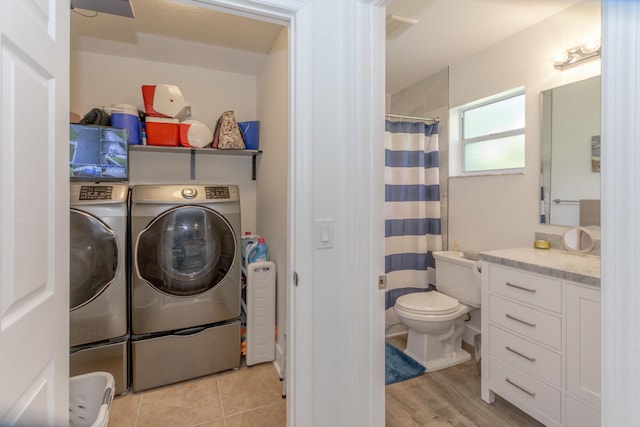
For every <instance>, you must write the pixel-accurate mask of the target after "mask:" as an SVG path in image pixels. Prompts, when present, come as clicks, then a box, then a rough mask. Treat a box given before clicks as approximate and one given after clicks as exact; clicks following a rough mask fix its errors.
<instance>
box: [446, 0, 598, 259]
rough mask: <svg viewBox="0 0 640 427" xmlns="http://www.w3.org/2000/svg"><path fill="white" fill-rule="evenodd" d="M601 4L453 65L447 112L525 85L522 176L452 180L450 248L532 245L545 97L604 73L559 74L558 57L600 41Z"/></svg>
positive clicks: (585, 5) (584, 68) (587, 68)
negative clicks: (555, 63)
mask: <svg viewBox="0 0 640 427" xmlns="http://www.w3.org/2000/svg"><path fill="white" fill-rule="evenodd" d="M600 26H601V24H600V2H595V1H590V0H588V1H585V2H582V3H579V4H578V5H576V6H574V7H571V8H569V9H567V10H565V11H563V12H561V13H559V14H558V15H555V16H553V17H551V18H549V19H547V20H545V21H543V22H541V23H539V24H536V25H534V26H532V27H530V28H529V29H527V30H525V31H523V32H521V33H518V34H516V35H514V36H513V37H510V38H508V39H506V40H504V41H502V42H501V43H498V44H496V45H494V46H493V47H491V48H489V49H487V50H485V51H483V52H481V53H479V54H478V55H475V56H472V57H470V58H467V59H465V60H464V61H461V62H459V63H455V64H451V66H450V75H449V83H450V105H451V107H456V106H459V105H463V104H465V103H468V102H471V101H474V100H477V99H481V98H485V97H487V96H490V95H493V94H497V93H500V92H504V91H506V90H509V89H512V88H515V87H518V86H525V88H526V89H525V90H526V119H525V120H526V133H525V138H526V153H525V155H526V158H525V163H526V168H525V172H524V173H523V174H516V175H495V176H478V177H456V178H450V181H449V247H452V246H451V245H452V243H453V241H455V240H458V241H459V242H460V247H461V249H475V250H489V249H497V248H504V247H517V246H529V245H530V244H531V243H532V241H533V239H534V233H535V231H538V230H549V229H550V226H544V225H540V224H539V193H540V174H539V171H540V92H541V91H543V90H546V89H549V88H552V87H556V86H560V85H564V84H567V83H569V82H572V81H577V80H582V79H585V78H587V77H592V76H594V75H597V74H599V73H600V61H599V60H597V61H594V62H591V63H587V64H584V65H580V66H578V67H575V68H571V69H567V70H565V71H559V70H556V69H555V68H554V67H553V64H552V57H553V54H554V53H555V52H557V51H559V50H561V49H566V48H570V47H573V46H576V45H579V44H580V43H582V42H583V41H585V40H587V39H590V38H593V37H600Z"/></svg>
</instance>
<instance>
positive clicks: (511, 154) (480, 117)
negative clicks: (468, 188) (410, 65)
mask: <svg viewBox="0 0 640 427" xmlns="http://www.w3.org/2000/svg"><path fill="white" fill-rule="evenodd" d="M524 104H525V96H524V90H519V91H518V92H516V93H513V92H512V93H510V94H509V95H506V96H505V95H502V96H499V97H494V98H492V99H490V100H488V101H484V102H479V103H474V104H472V105H468V106H464V107H462V108H460V109H459V110H458V111H459V113H460V130H459V132H460V133H459V135H460V154H461V156H460V157H461V163H462V164H461V168H460V171H461V172H462V174H465V173H471V174H474V173H479V172H494V173H495V172H498V171H507V170H508V171H513V170H522V169H524V158H525V148H524ZM456 169H458V168H456Z"/></svg>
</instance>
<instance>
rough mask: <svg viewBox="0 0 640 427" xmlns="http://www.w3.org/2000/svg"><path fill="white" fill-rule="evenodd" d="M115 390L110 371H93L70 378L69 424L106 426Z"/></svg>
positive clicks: (95, 426)
mask: <svg viewBox="0 0 640 427" xmlns="http://www.w3.org/2000/svg"><path fill="white" fill-rule="evenodd" d="M114 391H115V380H114V379H113V375H111V374H110V373H108V372H91V373H88V374H83V375H77V376H75V377H71V378H69V426H89V427H106V425H107V423H108V422H109V408H110V406H111V401H112V400H113V394H114Z"/></svg>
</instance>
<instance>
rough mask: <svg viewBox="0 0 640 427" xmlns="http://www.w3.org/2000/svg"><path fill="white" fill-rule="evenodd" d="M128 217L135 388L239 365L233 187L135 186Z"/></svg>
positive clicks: (236, 200)
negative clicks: (129, 224) (129, 221)
mask: <svg viewBox="0 0 640 427" xmlns="http://www.w3.org/2000/svg"><path fill="white" fill-rule="evenodd" d="M130 220H131V257H132V265H131V321H132V354H133V359H132V368H133V390H134V391H139V390H144V389H147V388H151V387H156V386H160V385H164V384H169V383H172V382H177V381H182V380H185V379H188V378H193V377H196V376H201V375H205V374H208V373H213V372H217V371H222V370H226V369H230V368H234V367H237V366H239V363H240V319H239V318H240V310H241V309H240V292H241V267H240V241H239V239H240V232H239V231H240V196H239V189H238V187H237V186H235V185H208V184H207V185H203V184H185V185H136V186H134V187H133V188H132V189H131V215H130ZM153 367H157V368H153Z"/></svg>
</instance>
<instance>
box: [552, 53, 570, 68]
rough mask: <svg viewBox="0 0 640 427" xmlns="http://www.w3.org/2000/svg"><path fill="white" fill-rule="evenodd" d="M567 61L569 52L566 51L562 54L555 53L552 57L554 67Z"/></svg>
mask: <svg viewBox="0 0 640 427" xmlns="http://www.w3.org/2000/svg"><path fill="white" fill-rule="evenodd" d="M568 60H569V52H567V51H566V50H563V51H562V52H557V53H556V54H555V55H553V63H554V64H555V65H560V64H564V63H565V62H567V61H568Z"/></svg>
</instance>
